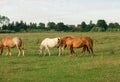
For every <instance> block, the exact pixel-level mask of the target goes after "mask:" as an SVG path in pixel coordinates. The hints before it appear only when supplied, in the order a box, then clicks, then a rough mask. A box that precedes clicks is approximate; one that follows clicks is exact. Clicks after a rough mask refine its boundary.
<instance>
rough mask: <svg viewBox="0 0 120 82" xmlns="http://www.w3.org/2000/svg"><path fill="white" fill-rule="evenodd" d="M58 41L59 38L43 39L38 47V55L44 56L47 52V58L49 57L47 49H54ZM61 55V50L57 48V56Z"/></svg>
mask: <svg viewBox="0 0 120 82" xmlns="http://www.w3.org/2000/svg"><path fill="white" fill-rule="evenodd" d="M59 39H60V37H57V38H45V39H44V40H43V41H42V42H41V44H40V46H39V54H42V53H44V56H45V55H46V52H45V51H47V52H48V54H49V56H50V55H51V53H50V50H49V48H53V47H56V44H57V42H58V40H59ZM60 54H61V48H60V47H59V54H58V56H60Z"/></svg>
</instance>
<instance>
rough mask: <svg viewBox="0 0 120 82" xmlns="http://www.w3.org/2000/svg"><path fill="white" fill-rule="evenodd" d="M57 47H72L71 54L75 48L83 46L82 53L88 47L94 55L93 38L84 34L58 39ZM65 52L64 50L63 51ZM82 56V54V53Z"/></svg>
mask: <svg viewBox="0 0 120 82" xmlns="http://www.w3.org/2000/svg"><path fill="white" fill-rule="evenodd" d="M56 46H57V47H59V46H62V47H63V49H65V48H66V47H67V46H68V47H69V49H70V56H71V55H72V54H73V53H74V50H73V48H82V47H83V49H82V52H81V53H82V54H83V53H85V51H86V49H87V50H88V52H89V53H91V55H92V56H94V53H93V40H92V39H91V38H90V37H86V36H82V37H80V38H75V37H71V36H66V37H63V38H61V39H60V40H58V42H57V44H56ZM62 53H63V52H62ZM81 56H82V55H81Z"/></svg>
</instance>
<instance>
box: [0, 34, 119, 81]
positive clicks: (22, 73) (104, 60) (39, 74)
mask: <svg viewBox="0 0 120 82" xmlns="http://www.w3.org/2000/svg"><path fill="white" fill-rule="evenodd" d="M67 35H72V36H76V37H80V36H90V37H91V38H92V39H93V40H94V53H95V56H94V58H91V56H90V54H89V53H88V52H86V53H85V55H83V56H82V57H80V51H81V49H74V50H75V52H76V55H74V56H72V57H70V56H69V51H68V48H67V49H66V50H65V54H64V55H62V56H60V57H59V56H58V49H57V48H51V49H50V52H51V56H50V57H49V56H48V55H46V56H39V54H38V49H39V44H40V42H41V41H42V40H43V39H44V38H46V37H51V38H52V37H58V36H59V37H63V36H67ZM6 36H7V37H8V36H10V37H13V36H19V37H21V38H22V39H23V41H24V47H25V57H22V56H21V57H17V49H16V48H14V49H11V52H12V56H6V55H5V52H6V50H5V49H4V53H3V55H1V56H0V82H120V33H110V32H108V33H80V32H79V33H76V32H75V33H64V32H61V33H16V34H0V39H1V38H3V37H6Z"/></svg>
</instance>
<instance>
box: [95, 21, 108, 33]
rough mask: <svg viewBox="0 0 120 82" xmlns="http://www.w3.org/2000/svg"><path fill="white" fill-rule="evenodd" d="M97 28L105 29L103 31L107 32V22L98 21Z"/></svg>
mask: <svg viewBox="0 0 120 82" xmlns="http://www.w3.org/2000/svg"><path fill="white" fill-rule="evenodd" d="M97 27H100V28H103V29H104V30H103V31H106V30H107V23H106V21H105V20H98V21H97Z"/></svg>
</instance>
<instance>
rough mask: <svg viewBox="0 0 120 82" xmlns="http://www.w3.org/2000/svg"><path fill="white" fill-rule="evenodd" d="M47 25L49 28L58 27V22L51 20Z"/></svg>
mask: <svg viewBox="0 0 120 82" xmlns="http://www.w3.org/2000/svg"><path fill="white" fill-rule="evenodd" d="M47 27H48V28H49V29H56V24H55V23H54V22H49V23H48V24H47Z"/></svg>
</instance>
